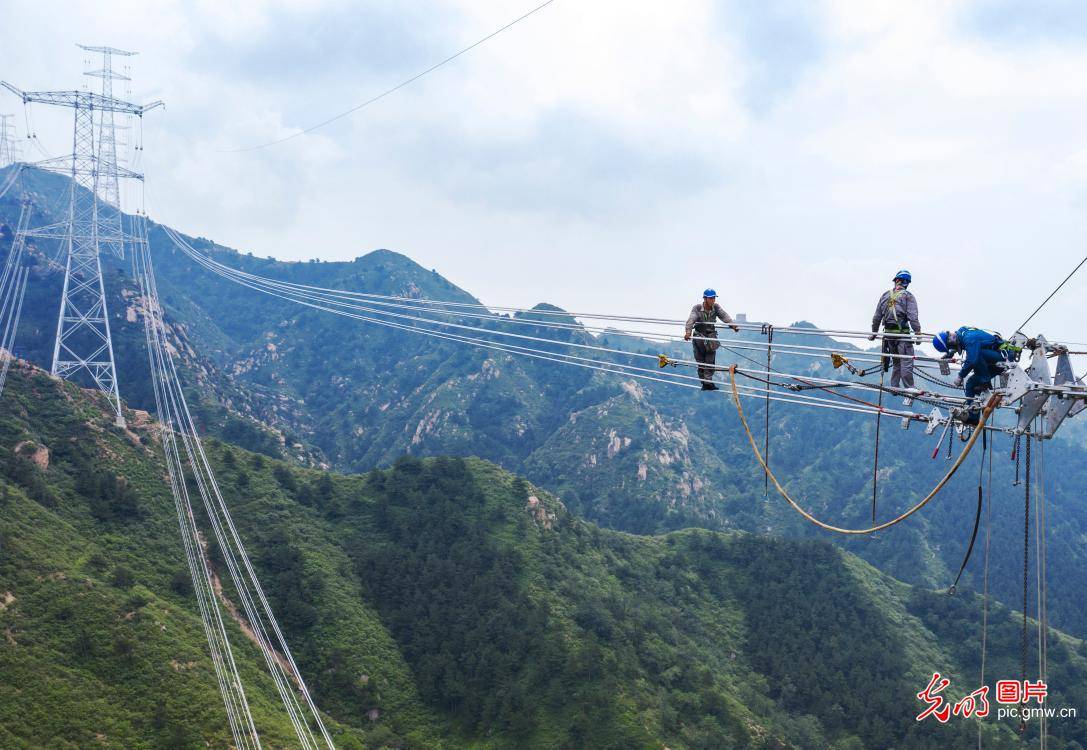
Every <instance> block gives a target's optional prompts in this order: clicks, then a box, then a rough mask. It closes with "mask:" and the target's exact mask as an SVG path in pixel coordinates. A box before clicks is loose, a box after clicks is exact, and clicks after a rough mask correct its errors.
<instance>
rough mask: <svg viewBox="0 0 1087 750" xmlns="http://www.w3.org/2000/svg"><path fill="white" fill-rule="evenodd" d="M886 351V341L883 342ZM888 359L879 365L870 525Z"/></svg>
mask: <svg viewBox="0 0 1087 750" xmlns="http://www.w3.org/2000/svg"><path fill="white" fill-rule="evenodd" d="M883 349H884V350H885V351H886V349H887V342H886V341H884V342H883ZM889 364H890V360H886V359H881V360H880V367H879V401H878V406H879V411H878V412H877V413H876V450H875V453H874V455H873V456H872V525H873V526H875V525H876V495H877V494H878V493H879V433H880V426H881V422H882V421H883V381H884V378H886V377H887V366H888V365H889Z"/></svg>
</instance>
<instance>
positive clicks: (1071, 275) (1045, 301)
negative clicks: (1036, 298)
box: [1016, 255, 1087, 331]
mask: <svg viewBox="0 0 1087 750" xmlns="http://www.w3.org/2000/svg"><path fill="white" fill-rule="evenodd" d="M1084 263H1087V255H1085V256H1083V260H1081V261H1080V262H1079V264H1078V265H1076V267H1075V268H1073V269H1072V273H1070V274H1068V275H1067V276H1065V277H1064V281H1062V282H1061V283H1060V284H1057V288H1056V289H1054V290H1053V291H1052V292H1050V293H1049V296H1048V297H1046V298H1045V299H1044V300H1042V304H1040V305H1038V306H1037V307H1036V308H1034V312H1032V313H1031V314H1030V315H1029V316H1027V319H1026V320H1024V321H1023V322H1022V323H1020V324H1019V327H1018V328H1017V329H1016V330H1017V331H1022V330H1023V329H1024V328H1026V326H1027V323H1029V322H1030V321H1031V320H1032V319H1033V318H1034V316H1035V315H1037V314H1038V311H1039V310H1041V309H1042V308H1043V307H1045V306H1046V303H1047V302H1049V300H1051V299H1053V297H1054V295H1056V294H1057V292H1059V291H1060V290H1061V287H1063V286H1064V285H1065V284H1067V283H1068V280H1069V279H1071V278H1072V277H1073V276H1075V275H1076V271H1078V270H1079V269H1080V268H1081V267H1082V266H1083V264H1084Z"/></svg>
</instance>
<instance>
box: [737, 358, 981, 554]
mask: <svg viewBox="0 0 1087 750" xmlns="http://www.w3.org/2000/svg"><path fill="white" fill-rule="evenodd" d="M728 374H729V377H730V378H731V380H732V401H733V403H735V404H736V412H737V414H739V415H740V424H742V425H743V426H744V432H746V433H747V440H748V442H749V443H751V450H753V451H755V458H757V459H759V463H760V464H762V468H763V469H764V470H765V471H766V473H767V474H768V475H769V477H770V481H772V482H773V483H774V486H775V487H777V491H778V492H779V493H781V496H782V497H783V498H785V499H786V500H787V501H788V503H789V505H791V506H793V510H795V511H796V512H797V513H799V514H800V515H802V516H804V518H806V519H808V520H809V521H811V522H812V523H814V524H815V525H816V526H818V527H819V528H821V529H826V530H827V531H834V532H837V533H838V534H872V533H874V532H876V531H880V530H882V529H886V528H889V527H891V526H894V525H895V524H897V523H899V522H901V521H905V520H906V519H907V518H909V517H910V516H912V515H913V514H914V513H916V512H917V511H919V510H921V509H922V508H924V507H925V506H926V505H928V502H929V500H931V499H932V498H934V497H936V495H937V494H938V493H939V492H940V490H942V489H943V488H944V485H946V484H947V483H948V481H950V479H951V477H953V476H955V472H956V471H958V470H959V467H960V466H962V463H963V461H965V460H966V456H967V454H969V453H970V450H971V449H972V448H973V447H974V443H976V442H977V439H978V436H979V435H980V434H981V432H982V430H984V429H985V423H986V422H987V421H988V419H989V416H990V415H991V414H992V413H993V410H994V409H996V407H997V406H998V405H999V404H1000V396H997V395H995V394H994V395H993V397H992V398H990V399H989V403H987V404H986V405H985V409H984V410H983V411H982V413H981V419H980V420H979V421H978V426H977V427H975V428H974V433H973V434H972V435H971V436H970V439H969V440H968V441H967V442H966V446H965V447H964V448H963V449H962V453H960V454H959V457H958V459H957V460H956V461H955V463H954V464H952V466H951V468H950V469H949V470H948V472H947V474H944V478H943V479H941V480H940V481H939V482H937V484H936V486H935V487H934V488H933V490H932V492H930V493H928V494H927V495H926V496H925V497H924V498H923V499H922V500H921V501H920V502H918V503H917V504H916V505H914V506H913V507H912V508H910V509H909V510H907V511H906V512H905V513H903V514H902V515H900V516H898V517H897V518H893V519H891V520H890V521H886V522H884V523H881V524H879V525H878V526H872V527H870V528H867V529H843V528H841V527H839V526H831V525H830V524H829V523H823V522H822V521H820V520H819V519H818V518H816V517H815V516H813V515H812V514H811V513H809V512H808V511H806V510H804V509H803V508H801V507H800V505H799V504H798V503H797V502H796V501H795V500H793V499H792V498H791V497H790V496H789V493H788V492H786V491H785V488H784V487H782V486H781V483H780V482H779V481H778V479H777V477H776V476H774V472H772V471H770V467H769V466H767V465H766V461H765V460H764V459H763V457H762V454H761V453H759V446H758V444H756V443H755V436H754V435H752V434H751V428H750V427H749V426H748V424H747V417H746V416H745V415H744V408H743V406H742V405H741V404H740V392H739V391H738V390H737V389H736V365H732V366H731V367H729V368H728Z"/></svg>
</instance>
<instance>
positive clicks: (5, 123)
mask: <svg viewBox="0 0 1087 750" xmlns="http://www.w3.org/2000/svg"><path fill="white" fill-rule="evenodd" d="M14 118H15V115H0V169H3V168H4V167H6V166H8V165H11V164H14V163H15V162H17V161H19V154H18V151H17V148H16V145H15V144H16V141H15V124H14V123H13V122H11V120H13V119H14Z"/></svg>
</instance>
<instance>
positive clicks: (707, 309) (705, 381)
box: [683, 289, 740, 391]
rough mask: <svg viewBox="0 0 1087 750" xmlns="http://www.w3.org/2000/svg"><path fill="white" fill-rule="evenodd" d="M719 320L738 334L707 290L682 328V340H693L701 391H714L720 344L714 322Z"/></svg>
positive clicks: (715, 294)
mask: <svg viewBox="0 0 1087 750" xmlns="http://www.w3.org/2000/svg"><path fill="white" fill-rule="evenodd" d="M718 320H720V321H721V322H722V323H725V324H726V325H727V326H728V327H729V328H731V329H732V330H733V331H737V332H739V330H740V327H739V326H738V325H736V324H735V323H733V322H732V316H731V315H729V314H728V313H727V312H725V309H724V308H723V307H721V305H719V304H717V292H715V291H714V290H713V289H707V290H706V291H704V292H702V302H701V304H698V305H695V306H694V307H692V308H691V314H690V315H689V316H687V324H686V325H685V326H684V328H683V340H684V341H691V334H692V333H693V334H694V340H693V341H691V343H692V344H693V346H694V359H695V362H697V363H698V377H699V379H700V380H701V381H702V390H704V391H716V390H717V386H716V385H714V383H713V372H714V370H715V369H716V367H715V366H714V365H715V364H716V361H717V349H718V347H720V346H721V343H720V342H719V341H718V340H717V326H716V325H714V324H715V323H716V321H718Z"/></svg>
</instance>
